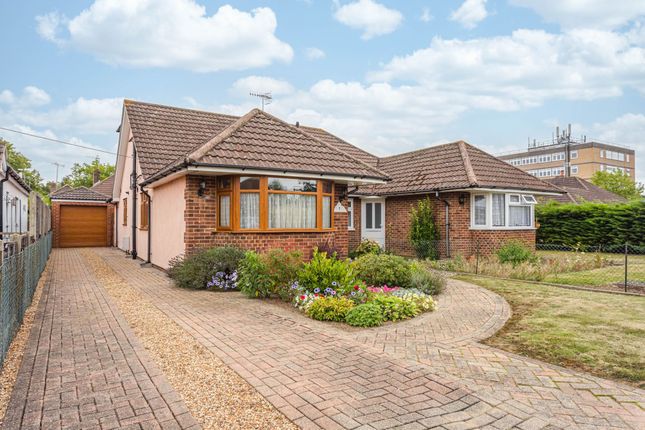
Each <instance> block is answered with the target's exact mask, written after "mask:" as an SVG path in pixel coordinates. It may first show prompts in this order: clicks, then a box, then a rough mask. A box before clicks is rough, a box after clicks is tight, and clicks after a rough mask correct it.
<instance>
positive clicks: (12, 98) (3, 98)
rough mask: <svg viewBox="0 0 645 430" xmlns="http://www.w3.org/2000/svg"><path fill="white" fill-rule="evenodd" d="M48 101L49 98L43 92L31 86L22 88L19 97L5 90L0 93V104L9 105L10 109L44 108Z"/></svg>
mask: <svg viewBox="0 0 645 430" xmlns="http://www.w3.org/2000/svg"><path fill="white" fill-rule="evenodd" d="M50 101H51V98H50V97H49V94H47V92H46V91H45V90H43V89H40V88H38V87H34V86H32V85H29V86H26V87H25V88H23V89H22V93H21V94H20V95H19V96H16V95H15V94H14V93H13V92H12V91H10V90H7V89H5V90H2V92H0V103H2V104H5V105H9V106H10V107H11V108H12V109H18V108H28V107H35V106H44V105H46V104H48V103H49V102H50Z"/></svg>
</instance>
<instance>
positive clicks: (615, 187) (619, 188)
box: [591, 171, 645, 200]
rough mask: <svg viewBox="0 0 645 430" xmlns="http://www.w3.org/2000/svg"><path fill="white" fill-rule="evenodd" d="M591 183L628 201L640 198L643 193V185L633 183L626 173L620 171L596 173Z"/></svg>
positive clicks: (644, 187) (644, 189)
mask: <svg viewBox="0 0 645 430" xmlns="http://www.w3.org/2000/svg"><path fill="white" fill-rule="evenodd" d="M591 183H592V184H594V185H596V186H598V187H600V188H603V189H605V190H607V191H611V192H612V193H614V194H618V195H619V196H623V197H625V198H626V199H629V200H633V199H639V198H642V197H643V193H644V192H645V186H644V185H643V184H641V183H637V182H634V180H633V179H632V178H631V177H630V176H629V175H628V174H627V173H625V172H621V171H616V172H606V171H598V172H596V173H594V174H593V176H592V178H591Z"/></svg>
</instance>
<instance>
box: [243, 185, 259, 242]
mask: <svg viewBox="0 0 645 430" xmlns="http://www.w3.org/2000/svg"><path fill="white" fill-rule="evenodd" d="M258 228H260V178H258V177H254V176H242V177H240V229H258Z"/></svg>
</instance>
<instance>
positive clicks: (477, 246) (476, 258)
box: [475, 241, 479, 275]
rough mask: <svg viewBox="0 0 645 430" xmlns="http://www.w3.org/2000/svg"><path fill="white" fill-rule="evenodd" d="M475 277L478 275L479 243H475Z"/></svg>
mask: <svg viewBox="0 0 645 430" xmlns="http://www.w3.org/2000/svg"><path fill="white" fill-rule="evenodd" d="M475 275H479V241H477V245H476V251H475Z"/></svg>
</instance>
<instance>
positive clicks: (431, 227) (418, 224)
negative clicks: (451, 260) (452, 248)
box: [410, 198, 439, 260]
mask: <svg viewBox="0 0 645 430" xmlns="http://www.w3.org/2000/svg"><path fill="white" fill-rule="evenodd" d="M411 215H412V222H411V225H410V243H411V244H412V247H413V248H414V251H415V252H416V254H417V257H419V258H431V259H433V260H436V259H437V258H438V257H439V250H438V248H437V240H438V239H439V232H438V230H437V226H436V225H435V222H434V214H433V213H432V202H431V201H430V199H429V198H425V199H423V200H419V203H418V204H417V207H416V208H413V209H412V212H411Z"/></svg>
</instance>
